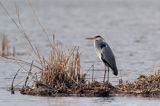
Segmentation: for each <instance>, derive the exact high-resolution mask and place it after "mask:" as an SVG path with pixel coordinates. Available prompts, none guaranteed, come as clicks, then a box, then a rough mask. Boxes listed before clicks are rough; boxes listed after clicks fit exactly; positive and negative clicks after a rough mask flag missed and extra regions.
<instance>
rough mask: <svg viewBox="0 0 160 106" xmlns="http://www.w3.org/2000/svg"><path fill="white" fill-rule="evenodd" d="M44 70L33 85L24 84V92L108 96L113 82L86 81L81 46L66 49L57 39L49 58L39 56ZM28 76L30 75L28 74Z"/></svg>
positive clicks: (53, 94) (49, 94)
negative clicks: (81, 63)
mask: <svg viewBox="0 0 160 106" xmlns="http://www.w3.org/2000/svg"><path fill="white" fill-rule="evenodd" d="M39 60H40V62H41V66H42V70H41V72H40V75H36V74H34V75H35V76H38V79H34V84H33V85H32V86H30V87H29V86H24V87H23V88H22V89H21V90H20V91H21V93H22V94H31V95H43V96H69V95H81V96H82V95H85V96H95V95H96V96H108V95H109V92H110V88H114V87H113V86H112V85H111V84H106V83H100V82H96V81H91V82H86V79H85V76H86V74H85V73H84V72H82V71H81V68H80V67H81V66H80V53H79V48H78V47H74V48H73V49H64V48H62V47H60V46H58V45H57V44H56V43H55V41H53V43H52V50H51V51H50V55H49V58H48V59H45V58H43V60H42V59H41V57H39ZM27 77H28V76H27Z"/></svg>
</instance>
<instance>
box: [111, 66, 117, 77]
mask: <svg viewBox="0 0 160 106" xmlns="http://www.w3.org/2000/svg"><path fill="white" fill-rule="evenodd" d="M112 70H113V74H114V75H115V76H117V75H118V69H117V67H115V68H114V69H112Z"/></svg>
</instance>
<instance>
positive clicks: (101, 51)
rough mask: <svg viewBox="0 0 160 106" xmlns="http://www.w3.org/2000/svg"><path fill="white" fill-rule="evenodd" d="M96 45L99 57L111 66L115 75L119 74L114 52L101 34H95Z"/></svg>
mask: <svg viewBox="0 0 160 106" xmlns="http://www.w3.org/2000/svg"><path fill="white" fill-rule="evenodd" d="M94 46H95V49H96V51H97V54H98V57H99V58H100V59H101V60H102V61H103V62H104V64H105V65H106V66H108V67H110V68H111V69H112V71H113V74H114V75H116V76H117V75H118V70H117V66H116V61H115V57H114V54H113V52H112V50H111V48H110V47H109V45H108V44H107V43H106V42H105V41H104V39H103V38H102V37H101V36H95V40H94Z"/></svg>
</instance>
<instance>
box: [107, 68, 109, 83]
mask: <svg viewBox="0 0 160 106" xmlns="http://www.w3.org/2000/svg"><path fill="white" fill-rule="evenodd" d="M107 83H108V84H109V67H108V79H107Z"/></svg>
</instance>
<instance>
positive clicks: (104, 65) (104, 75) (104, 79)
mask: <svg viewBox="0 0 160 106" xmlns="http://www.w3.org/2000/svg"><path fill="white" fill-rule="evenodd" d="M104 67H105V70H104V78H103V82H105V79H106V71H107V70H106V66H105V65H104Z"/></svg>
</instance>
